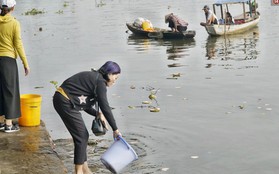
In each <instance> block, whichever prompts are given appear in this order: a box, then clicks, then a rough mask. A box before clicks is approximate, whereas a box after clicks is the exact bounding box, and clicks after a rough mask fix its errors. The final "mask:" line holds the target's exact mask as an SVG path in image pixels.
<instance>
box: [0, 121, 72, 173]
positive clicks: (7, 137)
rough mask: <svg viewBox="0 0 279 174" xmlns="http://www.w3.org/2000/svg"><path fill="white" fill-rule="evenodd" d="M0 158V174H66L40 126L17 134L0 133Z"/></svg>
mask: <svg viewBox="0 0 279 174" xmlns="http://www.w3.org/2000/svg"><path fill="white" fill-rule="evenodd" d="M0 154H1V158H0V174H17V173H18V174H19V173H20V174H31V173H32V174H42V173H43V174H53V173H57V174H64V173H67V170H66V168H65V166H64V165H63V163H62V161H61V160H60V159H59V158H58V156H57V154H56V152H55V151H54V150H53V143H52V140H51V139H50V136H49V133H48V131H47V130H46V128H45V124H44V123H43V122H41V125H40V126H36V127H21V130H20V131H19V132H14V133H4V132H0Z"/></svg>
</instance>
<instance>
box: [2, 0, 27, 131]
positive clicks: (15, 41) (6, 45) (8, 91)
mask: <svg viewBox="0 0 279 174" xmlns="http://www.w3.org/2000/svg"><path fill="white" fill-rule="evenodd" d="M15 5H16V1H15V0H0V8H1V14H0V86H1V87H0V130H4V131H5V132H8V133H9V132H15V131H18V130H19V126H18V125H17V124H14V123H13V120H14V119H18V118H19V117H20V115H21V112H20V93H19V75H18V67H17V62H16V59H17V56H19V57H20V59H21V61H22V63H23V68H24V71H25V76H27V75H28V74H29V72H30V68H29V65H28V61H27V58H26V55H25V51H24V47H23V43H22V40H21V30H20V23H19V21H18V20H16V19H15V18H14V17H13V16H12V15H11V13H12V12H13V11H14V8H15Z"/></svg>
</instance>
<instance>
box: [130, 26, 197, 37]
mask: <svg viewBox="0 0 279 174" xmlns="http://www.w3.org/2000/svg"><path fill="white" fill-rule="evenodd" d="M126 25H127V28H128V29H129V30H130V31H131V32H132V33H133V34H134V35H137V36H145V37H149V38H157V39H187V38H193V37H195V35H196V32H195V31H194V30H187V31H185V32H172V31H169V30H165V29H161V28H154V31H145V30H143V29H140V28H138V27H135V26H134V25H133V24H132V23H126Z"/></svg>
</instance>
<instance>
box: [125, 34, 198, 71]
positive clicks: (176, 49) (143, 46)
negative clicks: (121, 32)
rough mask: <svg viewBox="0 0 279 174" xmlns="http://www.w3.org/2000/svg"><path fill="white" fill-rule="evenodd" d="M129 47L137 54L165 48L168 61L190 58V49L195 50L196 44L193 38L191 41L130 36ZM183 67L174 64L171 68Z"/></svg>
mask: <svg viewBox="0 0 279 174" xmlns="http://www.w3.org/2000/svg"><path fill="white" fill-rule="evenodd" d="M127 43H128V45H133V46H134V49H135V50H136V51H137V52H142V51H146V50H149V49H158V47H165V48H166V53H167V59H168V60H173V61H176V60H179V59H181V58H185V57H187V56H189V54H188V53H187V52H188V51H189V49H190V48H194V47H195V45H196V43H195V40H194V39H193V38H190V39H175V40H174V39H171V40H166V39H150V38H148V37H143V36H135V35H130V36H129V37H128V42H127ZM178 66H182V65H181V64H179V63H173V64H171V65H169V67H178Z"/></svg>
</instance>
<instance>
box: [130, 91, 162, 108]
mask: <svg viewBox="0 0 279 174" xmlns="http://www.w3.org/2000/svg"><path fill="white" fill-rule="evenodd" d="M130 88H131V89H136V87H135V86H132V87H130ZM142 89H145V90H147V91H150V94H149V95H148V98H149V99H150V100H146V101H142V102H141V103H142V105H140V106H128V108H130V109H136V108H148V109H149V111H150V112H160V108H159V107H158V106H159V105H158V102H157V100H156V98H157V96H156V94H157V92H158V90H159V89H155V88H153V87H151V86H147V87H146V88H142ZM152 101H155V102H156V104H157V106H153V105H151V104H152Z"/></svg>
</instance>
